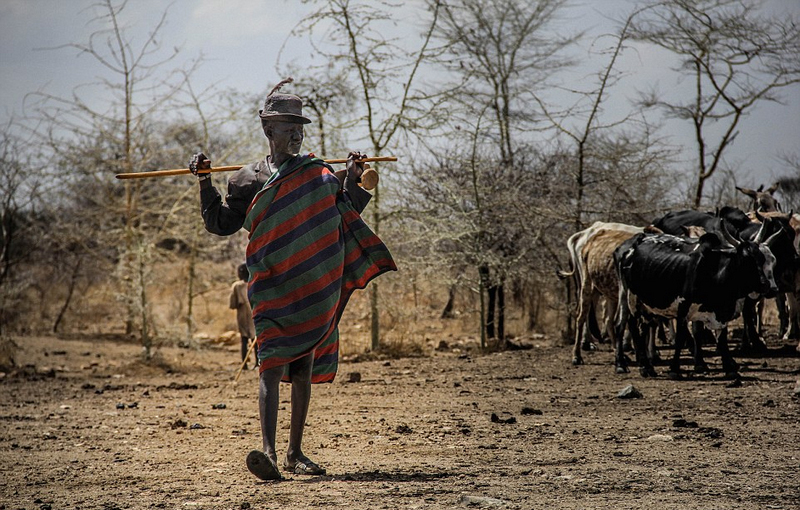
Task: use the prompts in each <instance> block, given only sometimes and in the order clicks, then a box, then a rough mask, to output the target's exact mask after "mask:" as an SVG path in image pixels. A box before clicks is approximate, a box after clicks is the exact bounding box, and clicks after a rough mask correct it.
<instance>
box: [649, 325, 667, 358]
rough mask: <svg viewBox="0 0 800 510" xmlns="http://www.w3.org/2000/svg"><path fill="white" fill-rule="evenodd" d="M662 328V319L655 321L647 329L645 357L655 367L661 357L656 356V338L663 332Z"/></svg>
mask: <svg viewBox="0 0 800 510" xmlns="http://www.w3.org/2000/svg"><path fill="white" fill-rule="evenodd" d="M663 328H664V320H663V319H656V320H655V321H654V322H651V323H650V324H649V326H648V328H647V333H648V335H647V338H648V343H647V357H648V359H649V360H650V364H651V365H656V364H657V363H659V362H661V355H659V354H658V348H657V347H656V338H657V337H658V335H659V332H663V331H664V329H663Z"/></svg>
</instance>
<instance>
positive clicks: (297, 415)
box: [286, 353, 325, 475]
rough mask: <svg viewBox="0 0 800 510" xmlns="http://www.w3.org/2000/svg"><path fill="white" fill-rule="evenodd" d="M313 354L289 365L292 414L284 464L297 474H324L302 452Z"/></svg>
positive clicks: (309, 400)
mask: <svg viewBox="0 0 800 510" xmlns="http://www.w3.org/2000/svg"><path fill="white" fill-rule="evenodd" d="M313 368H314V354H313V353H312V354H309V355H308V356H304V357H302V358H300V359H297V360H295V361H293V362H292V363H291V364H290V365H289V373H290V374H291V378H292V416H291V422H290V426H289V448H288V450H287V451H286V466H287V469H289V470H290V471H294V472H295V473H297V474H309V475H324V474H325V470H324V469H323V468H321V467H319V466H318V465H316V464H315V463H313V462H312V461H311V460H310V459H309V458H308V457H306V456H305V454H303V448H302V444H303V431H304V430H305V426H306V418H308V406H309V404H310V402H311V372H312V370H313Z"/></svg>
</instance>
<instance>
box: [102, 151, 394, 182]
mask: <svg viewBox="0 0 800 510" xmlns="http://www.w3.org/2000/svg"><path fill="white" fill-rule="evenodd" d="M358 161H362V162H364V163H368V162H370V161H397V158H396V157H394V156H376V157H373V158H364V159H360V160H358ZM325 162H326V163H328V164H331V165H336V164H339V163H347V159H326V160H325ZM243 166H244V165H232V166H218V167H213V168H211V169H209V170H201V171H198V173H201V174H204V173H214V172H232V171H234V170H239V169H240V168H242V167H243ZM191 173H192V172H191V170H189V169H188V168H174V169H172V170H154V171H152V172H132V173H127V174H117V175H116V176H115V177H116V178H117V179H149V178H151V177H168V176H170V175H185V174H191Z"/></svg>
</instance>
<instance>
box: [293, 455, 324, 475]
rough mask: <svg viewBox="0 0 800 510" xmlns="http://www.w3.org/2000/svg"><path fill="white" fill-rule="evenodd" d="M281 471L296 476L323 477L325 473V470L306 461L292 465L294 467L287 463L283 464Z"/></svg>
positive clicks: (299, 461)
mask: <svg viewBox="0 0 800 510" xmlns="http://www.w3.org/2000/svg"><path fill="white" fill-rule="evenodd" d="M283 470H284V471H288V472H290V473H294V474H296V475H312V476H319V475H324V474H325V473H326V472H327V471H325V468H323V467H320V466H319V465H317V464H316V463H314V462H312V461H310V460H308V459H306V461H305V462H303V461H302V460H298V461H297V462H295V463H294V465H291V464H289V463H288V462H284V464H283Z"/></svg>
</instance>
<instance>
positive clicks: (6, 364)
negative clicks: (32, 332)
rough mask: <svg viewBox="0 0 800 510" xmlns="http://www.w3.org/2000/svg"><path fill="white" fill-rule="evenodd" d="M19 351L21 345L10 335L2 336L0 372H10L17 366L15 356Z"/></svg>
mask: <svg viewBox="0 0 800 510" xmlns="http://www.w3.org/2000/svg"><path fill="white" fill-rule="evenodd" d="M18 351H19V345H17V343H16V342H15V341H14V340H12V339H11V338H10V337H6V336H0V372H10V371H11V370H13V369H14V368H16V366H17V363H16V361H14V357H15V356H16V355H17V352H18Z"/></svg>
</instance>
